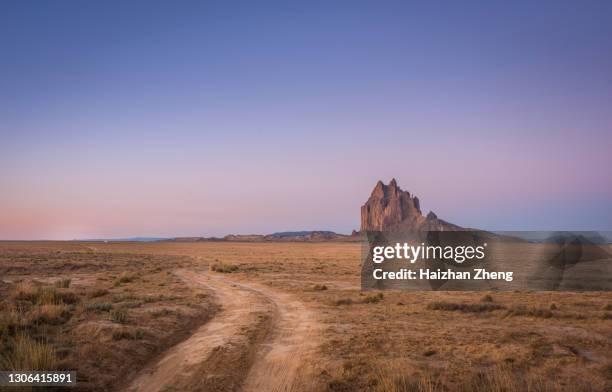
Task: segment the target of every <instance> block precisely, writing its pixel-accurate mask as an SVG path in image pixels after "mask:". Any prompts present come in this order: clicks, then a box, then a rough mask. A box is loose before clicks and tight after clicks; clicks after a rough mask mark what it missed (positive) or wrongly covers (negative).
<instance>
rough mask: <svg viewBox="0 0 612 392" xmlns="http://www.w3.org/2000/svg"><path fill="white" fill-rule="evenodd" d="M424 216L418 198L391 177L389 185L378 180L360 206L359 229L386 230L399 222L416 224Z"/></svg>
mask: <svg viewBox="0 0 612 392" xmlns="http://www.w3.org/2000/svg"><path fill="white" fill-rule="evenodd" d="M424 219H425V218H424V217H423V215H422V214H421V207H420V202H419V199H418V198H417V197H416V196H411V195H410V192H407V191H403V190H402V189H401V188H400V187H399V185H397V181H396V180H395V178H393V179H392V180H391V181H390V182H389V185H385V184H384V183H383V182H382V181H378V182H377V183H376V186H375V187H374V190H373V191H372V194H371V196H370V198H369V199H368V201H367V202H366V204H364V205H363V206H362V207H361V230H362V231H363V230H381V231H382V230H387V229H388V228H390V227H392V226H395V225H397V224H399V223H401V222H405V221H407V222H413V223H414V224H417V223H418V222H421V221H423V220H424Z"/></svg>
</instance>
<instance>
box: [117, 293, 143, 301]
mask: <svg viewBox="0 0 612 392" xmlns="http://www.w3.org/2000/svg"><path fill="white" fill-rule="evenodd" d="M136 299H138V297H136V296H135V295H134V294H132V293H121V294H116V295H113V302H124V301H133V300H136Z"/></svg>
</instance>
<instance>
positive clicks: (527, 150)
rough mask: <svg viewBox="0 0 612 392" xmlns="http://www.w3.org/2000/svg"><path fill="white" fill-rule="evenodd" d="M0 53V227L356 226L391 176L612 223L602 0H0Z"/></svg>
mask: <svg viewBox="0 0 612 392" xmlns="http://www.w3.org/2000/svg"><path fill="white" fill-rule="evenodd" d="M332 3H333V4H332ZM434 3H435V4H434ZM0 49H1V52H0V239H43V238H44V239H72V238H101V237H125V236H188V235H206V236H208V235H223V234H227V233H269V232H273V231H282V230H302V229H327V230H335V231H339V232H350V230H352V229H354V228H358V226H359V208H360V205H361V204H363V203H364V202H365V200H366V199H367V198H368V196H369V194H370V192H371V190H372V188H373V187H374V185H375V183H376V181H377V180H378V179H382V180H384V181H385V182H388V181H389V180H390V179H391V178H392V177H395V178H397V180H398V183H399V184H400V186H401V187H402V188H404V189H407V190H409V191H411V192H413V193H415V194H416V195H418V196H419V198H420V199H421V201H422V206H423V208H424V210H425V211H424V212H426V211H427V210H430V209H431V210H434V211H435V212H436V213H437V214H438V216H440V217H442V218H444V219H446V220H449V221H451V222H453V223H456V224H459V225H465V226H470V227H478V228H484V229H494V230H495V229H497V230H535V229H543V230H544V229H568V230H569V229H574V230H578V229H581V230H610V229H612V155H611V151H612V2H610V1H584V2H582V1H571V2H565V1H537V2H533V1H527V2H501V1H500V2H496V1H493V2H490V1H482V2H455V1H453V2H451V1H448V2H426V1H423V2H408V1H400V2H378V1H371V2H355V1H350V2H348V1H347V2H310V1H309V2H278V3H276V2H275V3H267V2H253V1H251V2H231V1H223V2H212V1H198V2H187V1H181V2H171V1H164V2H152V1H142V2H136V1H128V2H102V1H99V2H93V1H90V2H83V1H8V0H4V1H2V2H1V3H0Z"/></svg>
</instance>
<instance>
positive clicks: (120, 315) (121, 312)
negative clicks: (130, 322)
mask: <svg viewBox="0 0 612 392" xmlns="http://www.w3.org/2000/svg"><path fill="white" fill-rule="evenodd" d="M127 319H128V311H127V309H126V308H123V307H121V308H117V309H113V310H111V312H110V320H111V321H112V322H114V323H119V324H123V323H125V322H127Z"/></svg>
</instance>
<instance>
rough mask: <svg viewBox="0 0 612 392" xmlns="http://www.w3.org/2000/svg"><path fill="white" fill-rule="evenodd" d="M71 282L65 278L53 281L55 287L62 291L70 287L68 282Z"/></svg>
mask: <svg viewBox="0 0 612 392" xmlns="http://www.w3.org/2000/svg"><path fill="white" fill-rule="evenodd" d="M71 281H72V280H71V279H66V278H64V279H59V280H57V281H55V287H59V288H62V289H67V288H68V287H70V282H71Z"/></svg>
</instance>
